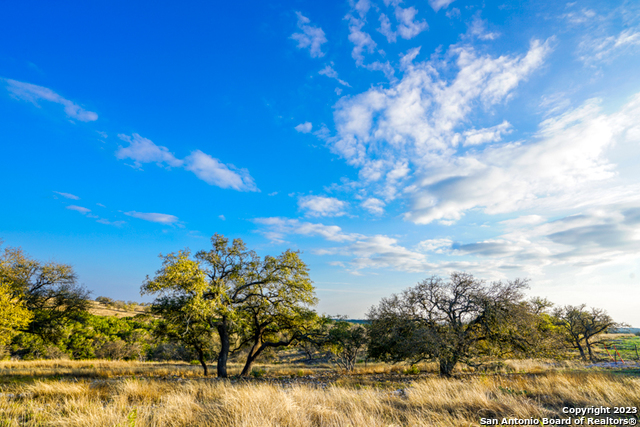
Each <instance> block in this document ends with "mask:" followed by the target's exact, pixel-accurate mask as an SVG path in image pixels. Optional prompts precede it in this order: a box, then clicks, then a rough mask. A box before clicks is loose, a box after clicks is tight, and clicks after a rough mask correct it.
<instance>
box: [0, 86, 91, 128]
mask: <svg viewBox="0 0 640 427" xmlns="http://www.w3.org/2000/svg"><path fill="white" fill-rule="evenodd" d="M0 80H3V81H5V82H6V83H7V90H8V91H9V92H10V93H11V94H12V96H13V97H15V98H17V99H21V100H24V101H28V102H31V103H32V104H34V105H35V106H38V107H39V105H38V101H42V100H44V101H50V102H54V103H56V104H60V105H62V106H64V112H65V113H66V114H67V116H69V117H70V118H72V119H76V120H80V121H81V122H93V121H96V120H98V115H97V114H96V113H94V112H93V111H88V110H85V109H84V108H82V107H80V106H79V105H78V104H75V103H74V102H72V101H69V100H68V99H66V98H63V97H62V96H60V95H58V94H57V93H55V92H54V91H52V90H51V89H49V88H46V87H43V86H36V85H34V84H31V83H25V82H19V81H17V80H11V79H1V78H0Z"/></svg>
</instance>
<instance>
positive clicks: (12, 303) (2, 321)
mask: <svg viewBox="0 0 640 427" xmlns="http://www.w3.org/2000/svg"><path fill="white" fill-rule="evenodd" d="M32 317H33V313H31V312H30V311H29V310H28V309H27V308H26V307H25V302H24V300H22V299H21V298H18V297H15V296H13V295H12V292H11V288H10V285H9V284H8V283H4V282H2V278H0V346H4V345H6V344H8V343H9V342H10V341H11V338H12V337H13V336H14V335H16V334H17V333H18V331H19V330H20V329H23V328H25V327H26V326H27V325H28V324H29V323H30V322H31V319H32Z"/></svg>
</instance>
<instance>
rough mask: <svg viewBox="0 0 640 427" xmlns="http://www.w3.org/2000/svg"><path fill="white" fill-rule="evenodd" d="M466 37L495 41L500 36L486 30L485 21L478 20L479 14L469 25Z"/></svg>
mask: <svg viewBox="0 0 640 427" xmlns="http://www.w3.org/2000/svg"><path fill="white" fill-rule="evenodd" d="M468 35H469V36H472V37H476V38H479V39H480V40H485V41H486V40H495V39H497V38H498V37H499V36H500V34H498V33H495V32H491V31H488V30H487V21H486V20H483V19H482V18H480V13H477V14H475V15H474V16H473V19H472V20H471V23H469V29H468Z"/></svg>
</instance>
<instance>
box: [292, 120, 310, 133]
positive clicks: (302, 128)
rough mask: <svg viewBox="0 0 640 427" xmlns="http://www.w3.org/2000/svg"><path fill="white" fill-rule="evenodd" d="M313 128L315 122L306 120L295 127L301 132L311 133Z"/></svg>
mask: <svg viewBox="0 0 640 427" xmlns="http://www.w3.org/2000/svg"><path fill="white" fill-rule="evenodd" d="M312 128H313V124H311V122H304V123H300V124H299V125H297V126H296V127H295V128H294V129H295V130H297V131H298V132H300V133H309V132H311V129H312Z"/></svg>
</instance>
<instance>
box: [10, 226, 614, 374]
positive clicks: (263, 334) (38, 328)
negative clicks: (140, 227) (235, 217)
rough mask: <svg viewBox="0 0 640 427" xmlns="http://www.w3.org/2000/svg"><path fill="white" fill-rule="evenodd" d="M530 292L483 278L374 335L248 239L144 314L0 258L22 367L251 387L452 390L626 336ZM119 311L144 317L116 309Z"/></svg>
mask: <svg viewBox="0 0 640 427" xmlns="http://www.w3.org/2000/svg"><path fill="white" fill-rule="evenodd" d="M527 287H528V284H527V281H526V280H520V279H517V280H514V281H507V282H492V283H487V282H485V281H482V280H479V279H477V278H475V277H473V276H472V275H470V274H466V273H453V274H451V276H450V277H449V278H448V279H443V278H439V277H436V276H433V277H429V278H427V279H425V280H423V281H422V282H420V283H419V284H417V285H416V286H414V287H412V288H409V289H407V290H405V291H403V292H402V293H400V294H395V295H392V296H390V297H387V298H383V299H382V300H381V301H380V303H379V304H377V305H376V306H374V307H372V308H371V309H370V310H369V312H368V314H367V319H366V321H360V322H358V323H352V322H349V321H347V320H346V319H345V318H338V319H330V318H329V317H327V316H321V315H318V314H317V313H316V312H315V311H314V309H313V306H314V305H315V303H316V301H317V300H316V298H315V295H314V287H313V285H312V282H311V280H310V279H309V274H308V268H307V266H306V265H305V264H304V262H302V260H301V259H300V257H299V254H298V253H297V252H293V251H289V250H288V251H285V252H284V253H282V254H280V255H279V256H277V257H273V256H266V257H264V258H261V257H259V256H258V255H257V254H256V253H255V252H254V251H251V250H248V249H247V248H246V246H245V244H244V243H243V242H242V240H240V239H236V240H234V241H233V242H230V241H229V239H227V238H225V237H224V236H221V235H215V236H213V237H212V238H211V249H209V250H202V251H199V252H197V253H195V254H192V253H191V252H190V251H188V250H184V251H179V252H176V253H171V254H168V255H166V256H164V257H163V262H162V267H161V268H160V269H159V270H158V271H157V272H156V273H155V274H154V275H153V277H149V276H148V277H147V279H146V280H145V281H144V283H143V285H142V287H141V292H142V293H143V294H147V295H151V296H153V297H154V301H153V303H151V304H150V305H148V306H147V307H145V313H143V314H138V315H136V316H134V317H127V318H120V319H118V318H116V317H104V316H96V315H92V314H89V312H88V310H89V306H90V302H89V301H90V300H89V292H88V291H87V290H86V289H85V288H84V287H82V286H79V285H78V284H77V283H76V276H75V274H74V272H73V269H72V268H71V267H70V266H68V265H63V264H57V263H41V262H39V261H37V260H33V259H31V258H29V257H28V256H26V255H25V254H24V252H23V251H22V250H20V249H16V248H5V249H4V251H3V252H2V255H1V257H0V346H2V348H3V349H4V350H3V352H4V355H5V357H15V358H22V359H34V358H44V357H49V358H54V357H70V358H75V359H92V358H106V359H135V360H197V362H196V363H199V364H200V365H201V366H202V368H203V371H204V373H205V375H208V374H209V364H210V363H211V361H212V360H213V361H215V366H216V374H217V376H219V377H226V376H227V375H228V371H227V363H228V361H229V360H230V358H236V359H237V360H242V361H243V362H244V366H243V369H242V372H241V375H249V374H250V373H251V372H252V367H253V365H254V363H255V362H256V360H258V359H260V358H264V357H265V356H268V355H269V356H273V355H274V354H275V353H276V352H278V351H282V350H288V349H292V348H294V347H295V348H296V349H298V351H299V352H300V354H301V355H305V357H306V358H307V360H309V361H311V360H313V359H322V360H331V361H333V362H334V363H335V364H336V365H338V366H340V367H341V368H342V369H345V370H347V371H349V370H353V369H354V367H355V365H356V363H358V362H359V361H362V360H382V361H388V362H401V361H402V362H409V363H418V362H420V361H424V360H435V361H437V362H438V363H439V366H440V373H441V374H442V375H444V376H449V375H451V373H452V372H453V369H454V368H455V367H456V366H457V365H458V364H459V363H464V364H467V365H469V366H476V367H480V366H481V365H482V364H485V363H487V362H489V361H494V360H496V359H500V358H521V357H546V358H564V357H570V355H571V354H574V353H577V354H579V356H580V357H581V358H582V359H583V360H587V359H590V360H592V361H595V360H596V354H595V351H594V344H595V343H596V342H597V340H598V339H599V338H598V337H599V336H600V334H602V333H603V332H606V331H608V330H611V329H613V328H618V327H620V326H623V325H620V324H618V323H616V322H614V321H613V319H612V318H611V317H610V316H609V315H608V314H607V313H606V312H604V311H603V310H600V309H587V307H585V306H584V305H578V306H564V307H554V306H553V304H551V303H550V302H549V301H546V300H544V299H540V298H535V299H525V296H524V290H525V289H526V288H527ZM97 300H99V302H101V303H102V304H105V305H107V306H111V307H116V308H120V309H133V308H135V306H136V305H135V304H134V303H133V302H128V303H124V302H122V304H119V302H117V301H114V300H111V299H109V298H106V297H98V298H97Z"/></svg>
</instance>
